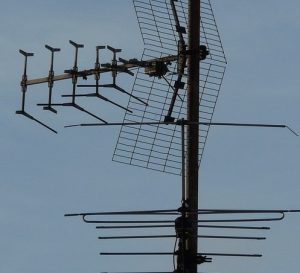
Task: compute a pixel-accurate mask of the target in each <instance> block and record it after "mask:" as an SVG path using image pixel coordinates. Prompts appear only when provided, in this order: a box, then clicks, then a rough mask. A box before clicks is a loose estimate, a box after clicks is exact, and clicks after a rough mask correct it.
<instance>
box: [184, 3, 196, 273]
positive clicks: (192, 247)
mask: <svg viewBox="0 0 300 273" xmlns="http://www.w3.org/2000/svg"><path fill="white" fill-rule="evenodd" d="M188 14H189V16H188V50H189V52H190V54H189V55H188V67H187V68H188V90H187V120H188V122H197V124H195V125H188V126H187V157H186V190H185V192H186V198H185V200H186V206H187V211H197V210H198V143H199V125H198V122H199V82H200V81H199V71H200V64H199V63H200V62H199V45H200V0H189V4H188ZM186 217H187V218H188V219H187V220H188V222H189V223H190V225H191V229H190V234H189V236H188V238H187V240H186V245H185V249H186V252H187V254H188V256H190V257H188V259H185V264H184V271H185V272H189V273H196V272H197V253H198V242H197V239H196V238H197V236H198V227H197V222H198V215H197V214H195V213H191V214H189V213H187V216H186Z"/></svg>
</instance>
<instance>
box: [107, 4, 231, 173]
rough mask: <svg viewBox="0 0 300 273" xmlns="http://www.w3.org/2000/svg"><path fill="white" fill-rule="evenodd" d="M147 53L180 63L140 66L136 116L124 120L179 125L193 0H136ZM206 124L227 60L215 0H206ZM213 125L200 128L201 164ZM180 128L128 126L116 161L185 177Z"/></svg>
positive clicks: (203, 59)
mask: <svg viewBox="0 0 300 273" xmlns="http://www.w3.org/2000/svg"><path fill="white" fill-rule="evenodd" d="M133 4H134V8H135V11H136V15H137V18H138V22H139V26H140V30H141V33H142V38H143V41H144V44H145V49H144V52H143V55H142V60H149V59H154V60H155V59H159V58H162V57H163V56H176V59H177V61H176V62H171V61H169V62H168V61H165V62H159V61H153V63H152V65H151V66H150V67H148V68H147V69H142V68H139V69H138V71H137V73H136V77H135V81H134V86H133V89H132V93H131V94H132V95H135V96H138V97H140V98H142V99H143V100H144V101H147V102H148V105H143V104H141V103H139V102H137V101H135V100H133V99H132V98H130V100H129V103H128V108H130V109H131V110H132V111H133V113H129V112H126V113H125V116H124V119H123V122H124V123H128V122H137V123H144V122H152V121H174V120H179V119H182V118H183V119H186V118H187V117H186V111H187V108H186V99H187V96H186V92H187V74H186V58H187V56H188V54H189V52H188V50H187V49H186V44H185V41H186V39H187V15H188V1H187V0H178V1H174V0H171V1H166V0H156V1H150V0H133ZM200 26H201V32H200V33H201V39H200V40H201V45H199V47H200V49H199V52H200V56H199V59H200V61H201V73H200V83H199V84H200V100H199V104H200V122H207V123H210V122H211V121H212V117H213V113H214V110H215V106H216V103H217V99H218V96H219V91H220V87H221V84H222V80H223V77H224V73H225V67H226V58H225V54H224V50H223V46H222V43H221V39H220V35H219V32H218V28H217V25H216V21H215V17H214V13H213V10H212V7H211V3H210V0H205V1H201V23H200ZM149 75H150V76H151V77H149ZM209 128H210V126H209V125H203V126H200V129H199V132H200V140H199V164H200V162H201V158H202V155H203V151H204V147H205V144H206V140H207V136H208V132H209ZM180 145H181V132H180V128H177V127H176V126H173V127H171V126H168V125H163V124H162V125H161V124H158V125H153V126H147V127H145V126H142V125H141V126H140V127H137V126H128V125H124V126H122V128H121V130H120V133H119V138H118V141H117V145H116V148H115V152H114V155H113V160H114V161H117V162H121V163H125V164H130V165H135V166H139V167H144V168H147V169H153V170H157V171H162V172H166V173H172V174H177V175H180V174H181V147H180Z"/></svg>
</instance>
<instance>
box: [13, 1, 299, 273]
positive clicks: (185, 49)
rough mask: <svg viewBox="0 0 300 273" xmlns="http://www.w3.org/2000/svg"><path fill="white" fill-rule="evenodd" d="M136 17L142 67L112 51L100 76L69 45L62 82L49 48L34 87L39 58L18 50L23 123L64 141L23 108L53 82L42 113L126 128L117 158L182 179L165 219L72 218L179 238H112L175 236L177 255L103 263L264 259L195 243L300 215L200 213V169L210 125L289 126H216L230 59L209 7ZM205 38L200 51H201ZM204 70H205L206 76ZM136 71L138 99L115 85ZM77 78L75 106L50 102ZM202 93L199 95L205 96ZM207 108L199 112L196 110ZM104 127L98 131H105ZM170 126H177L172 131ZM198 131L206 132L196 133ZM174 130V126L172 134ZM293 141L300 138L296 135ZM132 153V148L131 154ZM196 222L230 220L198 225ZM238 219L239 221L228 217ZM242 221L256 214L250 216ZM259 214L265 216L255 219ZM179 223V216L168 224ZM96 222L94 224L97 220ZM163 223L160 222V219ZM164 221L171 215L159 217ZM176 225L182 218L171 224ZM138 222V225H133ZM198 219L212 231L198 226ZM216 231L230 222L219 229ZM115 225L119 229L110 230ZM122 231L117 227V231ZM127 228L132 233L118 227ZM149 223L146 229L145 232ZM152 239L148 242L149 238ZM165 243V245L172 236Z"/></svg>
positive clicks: (143, 10) (180, 265)
mask: <svg viewBox="0 0 300 273" xmlns="http://www.w3.org/2000/svg"><path fill="white" fill-rule="evenodd" d="M133 4H134V7H135V11H136V14H137V17H138V21H139V25H140V29H141V32H142V37H143V40H144V43H145V50H144V53H143V56H142V59H141V60H138V59H136V58H134V59H129V60H125V59H123V58H119V59H118V58H117V54H119V53H121V50H120V49H115V48H113V47H111V46H106V47H104V46H102V45H101V46H97V47H96V61H95V65H94V67H93V68H90V69H85V70H79V68H78V54H79V49H81V48H83V47H84V45H83V44H79V43H76V42H74V41H71V40H70V44H71V45H72V46H73V47H74V49H75V58H74V64H73V67H72V68H71V69H66V70H65V71H64V72H65V73H64V74H62V75H55V73H54V54H55V53H56V52H58V51H59V49H58V48H53V47H51V46H49V45H46V48H47V49H48V50H49V51H50V52H51V62H50V69H49V74H48V76H47V77H43V78H38V79H32V80H28V79H27V59H28V57H31V56H33V53H27V52H25V51H23V50H20V53H21V54H22V55H24V57H25V64H24V73H23V76H22V81H21V91H22V105H21V110H19V111H17V112H16V113H17V114H20V115H23V116H25V117H27V118H30V119H31V120H33V121H35V122H37V123H39V124H40V125H42V126H44V127H45V128H47V129H49V130H51V131H52V132H54V133H57V131H56V130H54V129H52V128H51V127H50V126H48V125H46V124H45V123H43V122H41V121H40V120H38V119H37V118H35V117H33V115H31V114H29V113H28V112H27V108H26V109H25V101H26V93H27V89H28V86H31V85H37V84H43V83H48V87H49V96H48V102H47V103H40V104H38V106H42V107H43V110H48V111H50V112H52V113H55V114H56V113H57V108H59V107H73V108H75V109H77V110H79V111H81V112H83V113H85V114H87V115H88V116H90V117H92V118H94V119H96V120H97V121H98V123H90V124H75V125H67V126H66V127H74V126H113V125H114V126H119V125H120V126H122V127H121V131H120V134H119V139H118V142H117V146H116V149H115V152H114V156H113V160H115V161H119V162H122V163H126V164H131V165H138V166H140V167H145V168H149V169H154V170H159V171H163V172H168V173H173V174H180V175H181V176H182V200H181V201H182V202H181V206H180V208H179V209H172V210H166V211H160V210H158V211H144V212H139V211H129V212H106V213H105V212H104V213H80V214H68V215H67V216H82V218H83V220H84V221H85V222H87V223H94V224H105V225H101V226H98V228H99V229H117V228H118V229H129V228H134V229H147V228H156V227H159V228H164V227H170V226H171V227H175V234H166V235H162V234H159V235H156V236H155V235H145V236H142V235H136V236H131V237H130V238H129V237H128V236H119V237H117V236H106V237H103V236H101V237H99V239H101V240H104V239H111V240H112V239H141V238H149V239H155V238H164V237H167V236H169V237H170V236H173V237H174V238H176V239H177V240H178V244H175V249H174V251H173V252H167V253H163V252H155V253H150V252H142V253H137V252H128V253H120V252H103V253H101V254H102V255H172V256H174V257H176V258H177V259H176V263H175V266H174V271H176V272H177V271H178V272H191V273H195V272H197V266H198V264H202V263H204V262H211V261H212V260H211V257H212V256H235V257H260V256H261V255H260V254H245V253H218V252H216V253H206V252H200V253H198V245H197V244H198V240H197V239H198V238H199V237H201V238H209V239H221V238H222V239H232V240H263V239H265V237H262V236H261V237H255V236H240V237H239V236H231V237H230V238H229V237H228V236H227V237H228V238H227V237H226V236H225V235H222V234H221V235H220V234H216V235H205V234H200V235H199V234H198V228H211V229H241V230H256V229H259V230H267V229H268V228H269V227H265V226H256V225H252V226H244V225H225V224H226V223H227V224H228V223H232V222H234V223H242V222H243V223H245V222H255V223H257V222H267V221H279V220H282V219H283V218H284V215H285V214H286V213H293V212H299V211H297V210H277V211H267V210H262V211H258V210H256V211H252V210H215V209H209V210H201V209H200V210H199V208H198V166H199V164H200V162H201V158H202V154H203V151H204V147H205V143H206V139H207V136H208V132H209V128H210V126H248V127H274V128H288V129H289V130H290V131H292V130H291V129H290V128H289V127H288V126H286V125H281V124H274V125H271V124H236V123H214V122H212V117H213V113H214V110H215V106H216V102H217V99H218V95H219V91H220V87H221V84H222V80H223V76H224V73H225V67H226V58H225V54H224V51H223V47H222V43H221V40H220V36H219V33H218V29H217V26H216V22H215V18H214V15H213V11H212V7H211V4H210V0H202V1H201V8H202V9H201V10H200V1H193V0H133ZM200 40H201V43H200ZM105 48H106V49H108V50H109V51H110V52H111V53H112V55H113V58H112V61H111V63H105V64H102V63H100V51H101V50H104V49H105ZM199 63H200V64H201V71H200V68H199ZM135 68H137V69H138V71H137V73H136V77H135V82H134V87H133V90H132V92H131V93H130V92H127V91H126V90H125V89H123V88H122V87H121V86H119V85H118V83H117V77H118V74H120V73H126V74H128V75H131V76H133V75H134V74H133V72H132V71H131V70H132V69H135ZM102 73H111V76H112V83H107V84H102V83H101V74H102ZM91 77H94V80H95V84H78V80H80V79H83V80H87V79H88V78H91ZM61 80H71V83H72V91H71V94H64V95H62V97H63V98H67V99H70V101H68V102H62V103H56V102H55V103H53V102H52V92H53V87H54V84H55V82H56V81H61ZM199 87H200V90H199ZM77 88H95V92H93V93H78V92H77ZM102 88H111V89H113V90H115V91H116V92H119V93H122V94H123V95H126V96H128V97H129V103H128V106H127V107H125V106H123V105H121V104H119V103H118V102H115V101H114V100H112V99H110V98H107V97H105V96H103V95H102V94H101V92H100V90H101V89H102ZM82 97H93V98H98V99H101V100H104V101H106V102H107V103H110V104H112V105H114V106H116V107H118V108H121V109H123V110H124V111H125V116H124V120H123V122H120V123H110V122H109V121H107V120H106V119H103V118H102V117H99V116H97V115H95V114H93V113H92V112H90V111H89V110H87V109H85V108H83V107H82V106H81V105H80V104H79V102H78V101H79V100H80V98H82ZM199 106H200V109H199ZM99 122H100V123H99ZM170 125H172V126H170ZM199 125H200V126H199ZM170 127H172V128H170ZM292 132H293V131H292ZM293 133H295V132H293ZM124 147H127V150H124ZM103 215H114V216H117V215H122V216H124V215H125V216H126V215H129V216H130V218H131V217H133V216H141V215H142V216H143V215H147V216H149V215H150V216H152V217H153V220H152V219H151V220H139V219H126V220H119V219H116V220H112V221H107V220H105V219H104V220H102V219H99V218H98V217H99V216H103ZM198 215H206V216H207V215H209V216H214V217H215V216H219V215H222V216H225V217H224V218H219V217H218V218H210V219H206V220H202V219H201V220H199V219H198ZM232 215H240V218H230V217H231V216H232ZM244 215H253V217H252V218H245V217H244ZM257 215H264V216H263V217H258V216H257ZM170 216H172V217H173V218H172V217H170ZM89 217H96V219H95V218H93V219H92V220H90V218H89ZM157 217H158V218H159V219H157ZM160 217H164V218H163V219H161V218H160ZM174 217H176V218H175V219H174ZM133 218H134V217H133ZM201 221H204V222H206V223H213V224H205V225H202V224H200V223H201ZM216 223H225V224H223V225H218V224H216ZM110 224H112V225H110ZM116 224H120V225H116ZM121 224H125V225H121ZM139 224H143V225H139ZM146 236H148V237H146ZM169 237H168V238H169Z"/></svg>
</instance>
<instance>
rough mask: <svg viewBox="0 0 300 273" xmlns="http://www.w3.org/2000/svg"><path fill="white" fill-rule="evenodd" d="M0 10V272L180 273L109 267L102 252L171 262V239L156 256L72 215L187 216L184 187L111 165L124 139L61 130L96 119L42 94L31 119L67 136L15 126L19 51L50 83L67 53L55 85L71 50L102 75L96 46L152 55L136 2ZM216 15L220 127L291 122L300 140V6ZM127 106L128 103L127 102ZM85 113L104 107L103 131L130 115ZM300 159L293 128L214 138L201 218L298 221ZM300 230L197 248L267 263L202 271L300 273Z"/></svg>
mask: <svg viewBox="0 0 300 273" xmlns="http://www.w3.org/2000/svg"><path fill="white" fill-rule="evenodd" d="M0 4H1V9H0V33H1V39H0V60H1V62H0V66H1V73H0V82H1V92H0V112H1V114H0V124H1V133H0V166H1V167H0V168H1V169H0V171H1V179H0V216H1V217H0V229H1V233H0V272H1V273H17V272H18V273H19V272H22V273H41V272H42V273H53V272H55V273H68V272H70V273H71V272H72V273H81V272H91V273H92V272H103V271H105V272H106V271H113V272H114V271H118V272H120V271H122V270H123V271H125V272H128V271H138V270H140V271H141V270H145V271H149V270H150V271H160V270H161V271H170V270H172V261H171V259H170V258H147V259H146V258H143V259H142V258H138V259H136V258H135V257H134V258H126V259H116V258H103V257H99V252H100V251H123V250H125V251H130V250H133V251H135V250H137V249H138V250H144V251H147V250H149V251H155V250H160V251H172V247H173V242H172V241H166V242H158V243H156V244H155V243H154V244H150V245H149V246H148V244H147V241H140V242H137V243H136V242H131V243H130V242H126V243H125V242H121V243H117V242H114V243H111V244H109V243H108V242H105V243H103V242H100V241H99V240H97V236H99V235H100V233H99V232H98V231H96V230H95V229H94V228H93V227H92V226H89V225H84V224H83V223H82V222H81V221H80V219H66V218H64V217H63V215H64V214H65V213H70V212H81V211H106V210H127V209H128V210H131V209H161V208H166V209H167V208H177V207H178V206H179V202H180V177H177V176H172V175H167V174H160V173H156V172H152V171H150V170H144V169H140V168H135V167H131V166H124V165H120V164H118V163H114V162H112V161H111V157H112V153H113V149H114V145H115V143H116V140H117V137H118V129H115V128H86V129H63V125H65V124H69V123H73V122H84V121H87V122H88V121H91V120H90V119H89V117H87V116H85V115H83V114H81V113H79V112H78V111H74V110H72V109H63V110H61V111H60V112H59V114H58V115H57V116H55V115H53V114H49V113H43V112H42V111H40V110H39V109H37V107H35V106H34V105H35V103H37V102H43V101H45V99H46V98H47V86H46V85H41V86H38V87H34V88H31V89H30V90H29V93H28V102H29V101H30V102H31V105H29V108H28V111H30V113H33V114H35V115H36V116H37V117H39V118H41V119H42V120H43V121H46V122H47V123H48V124H49V125H52V126H53V127H55V128H56V129H58V130H59V134H58V135H54V134H52V133H50V132H48V131H47V130H45V129H44V128H42V127H40V126H37V125H36V124H34V123H32V122H31V121H30V120H27V119H25V118H22V117H20V116H17V115H15V111H16V110H18V109H19V107H20V98H21V92H20V86H19V82H20V80H21V74H22V69H23V57H22V56H21V55H20V54H19V53H18V50H19V49H20V48H22V49H24V50H27V51H32V52H34V53H35V56H34V58H32V59H31V60H30V62H29V71H28V76H29V78H33V77H39V76H46V75H47V73H48V69H49V68H48V65H49V53H48V52H47V51H46V49H45V48H44V44H49V45H51V46H54V47H60V48H61V49H62V51H61V52H60V53H58V54H57V58H56V61H55V65H56V69H55V71H56V73H61V72H63V70H64V69H67V68H71V66H72V58H73V49H72V48H71V46H70V45H69V44H68V41H69V40H70V39H71V40H74V41H77V42H78V43H83V44H85V48H84V49H83V50H82V51H81V52H80V57H79V60H80V67H81V68H88V67H92V66H93V65H94V48H95V46H96V45H106V44H110V45H112V46H114V47H119V48H122V49H123V54H122V56H123V57H125V58H128V57H136V58H139V57H140V56H141V52H142V50H143V44H142V41H141V37H140V34H139V29H138V25H137V22H136V18H135V14H134V10H133V6H132V3H131V1H129V0H110V1H108V0H98V1H96V0H87V1H78V0H77V1H71V0H60V1H58V0H52V1H46V0H43V1H38V0H27V1H21V0H9V1H8V0H0ZM212 4H213V7H214V11H215V16H216V19H217V23H218V26H219V31H220V35H221V37H222V41H223V45H224V49H225V52H226V56H227V59H228V63H229V64H228V69H227V72H226V75H225V80H224V85H223V88H222V92H221V95H220V98H219V101H218V105H217V108H216V112H215V116H214V121H216V122H251V123H252V122H258V123H284V124H288V125H289V126H291V127H292V128H293V129H295V130H296V131H298V132H300V110H299V102H300V91H299V86H300V70H299V63H300V54H299V45H300V19H299V18H300V16H299V15H300V2H299V1H298V0H286V1H281V0H263V1H259V0H252V1H249V0H239V1H236V0H226V1H223V0H212ZM105 58H106V59H107V60H109V58H110V56H109V55H106V56H105ZM120 82H121V83H122V86H123V87H124V88H126V89H128V90H130V88H131V86H132V83H133V79H132V78H130V77H129V76H128V77H127V76H121V77H120ZM70 88H71V84H70V82H65V83H59V84H57V85H56V86H55V92H56V93H55V96H56V98H58V97H59V95H60V94H63V93H64V92H67V93H68V92H70ZM105 92H108V91H105ZM107 94H108V93H107ZM126 100H127V98H126V97H124V96H122V95H120V101H121V102H123V103H125V104H126ZM88 103H90V104H89V106H90V107H91V109H96V107H99V105H101V107H103V116H105V117H106V118H107V119H110V120H113V121H120V120H122V117H123V112H122V111H120V110H117V109H112V108H111V107H107V106H106V105H105V104H104V103H102V104H98V103H99V102H97V103H96V102H88ZM99 113H101V114H102V110H101V111H100V112H99ZM299 152H300V140H299V138H297V137H295V136H293V135H292V134H290V133H289V132H288V131H287V130H281V129H277V130H274V129H248V128H247V129H241V128H239V129H237V128H220V127H219V128H212V129H211V131H210V135H209V140H208V144H207V146H206V150H205V154H204V158H203V161H202V165H201V168H200V193H199V197H200V199H199V200H200V205H201V207H202V208H228V209H238V208H240V209H297V208H298V209H299V208H300V199H299V193H300V168H299V167H300V165H299V162H300V153H299ZM299 225H300V215H288V216H287V217H286V219H285V220H284V221H283V222H277V223H274V224H272V229H271V231H269V232H267V233H266V234H264V235H267V237H268V240H267V241H262V242H258V243H257V242H252V243H247V244H246V243H245V244H244V243H242V244H241V243H240V242H239V243H236V242H234V243H228V242H224V241H213V242H211V241H204V240H203V241H200V242H199V245H200V249H201V251H215V252H218V251H221V252H223V251H226V250H228V249H229V250H230V251H231V252H250V253H262V254H263V255H264V257H263V258H262V259H258V260H257V259H254V260H243V259H237V260H236V259H230V258H229V259H228V258H227V259H223V258H216V259H215V260H214V263H213V264H209V265H205V266H204V267H202V270H200V271H206V272H216V273H218V272H222V273H234V272H236V273H238V272H243V273H253V272H256V273H257V272H261V273H282V272H298V271H299V263H298V261H299V258H300V256H299V253H300V235H299ZM248 235H253V234H248ZM200 269H201V268H200Z"/></svg>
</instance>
